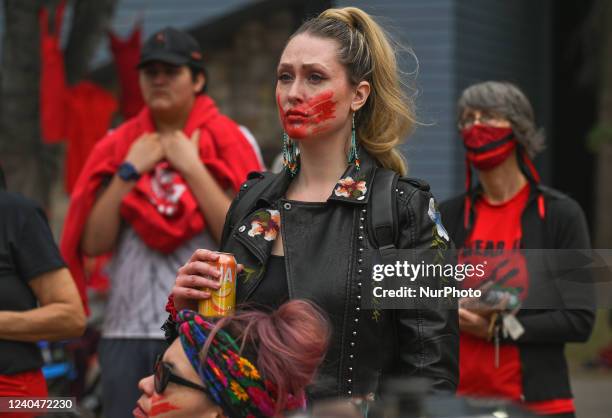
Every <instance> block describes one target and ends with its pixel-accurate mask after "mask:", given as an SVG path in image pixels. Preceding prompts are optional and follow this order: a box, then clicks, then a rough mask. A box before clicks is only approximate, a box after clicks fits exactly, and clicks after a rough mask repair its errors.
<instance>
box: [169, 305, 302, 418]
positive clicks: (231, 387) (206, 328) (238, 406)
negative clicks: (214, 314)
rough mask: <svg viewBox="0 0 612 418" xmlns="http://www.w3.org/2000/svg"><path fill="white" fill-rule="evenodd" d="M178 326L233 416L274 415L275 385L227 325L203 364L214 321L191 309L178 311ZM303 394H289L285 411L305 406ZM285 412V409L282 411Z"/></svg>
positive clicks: (210, 386)
mask: <svg viewBox="0 0 612 418" xmlns="http://www.w3.org/2000/svg"><path fill="white" fill-rule="evenodd" d="M176 320H177V330H178V333H179V336H180V339H181V343H182V345H183V349H184V350H185V353H186V354H187V357H188V358H189V361H190V362H191V365H192V366H193V368H194V369H195V370H196V372H197V373H198V375H199V376H200V378H201V379H202V382H204V385H205V386H206V388H207V389H208V392H209V394H210V396H211V397H212V400H213V401H214V402H215V403H216V404H217V405H219V406H221V407H222V408H223V410H224V412H225V414H226V415H228V416H229V417H231V418H239V417H244V418H256V417H257V418H259V417H273V416H274V414H275V412H276V402H275V398H276V395H277V393H276V390H275V385H274V384H273V383H272V382H270V381H269V380H268V379H266V378H265V376H262V374H261V373H260V372H259V370H257V368H256V367H255V366H254V365H253V363H252V362H251V361H250V360H249V359H247V358H246V357H243V356H242V355H241V350H240V347H239V346H238V344H237V343H236V341H235V340H234V338H233V337H232V336H231V335H230V334H229V333H228V332H227V331H225V330H224V329H219V330H218V331H217V332H216V333H215V334H214V336H213V339H212V342H211V343H210V345H209V348H208V353H206V357H205V361H206V364H202V357H201V352H202V349H203V347H204V345H205V344H206V340H207V339H208V336H209V335H210V334H211V332H212V331H213V329H214V328H215V324H214V323H211V322H208V321H207V320H206V319H205V318H204V317H203V316H201V315H199V314H198V313H196V312H194V311H190V310H187V309H185V310H182V311H181V312H179V314H178V315H177V318H176ZM305 407H306V398H305V396H304V395H302V396H299V397H296V396H292V395H289V396H288V401H287V406H286V407H285V408H284V409H285V411H290V410H297V409H305ZM281 412H282V411H281Z"/></svg>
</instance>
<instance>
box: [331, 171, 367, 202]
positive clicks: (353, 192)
mask: <svg viewBox="0 0 612 418" xmlns="http://www.w3.org/2000/svg"><path fill="white" fill-rule="evenodd" d="M367 191H368V188H367V187H366V182H365V180H361V179H360V178H358V179H355V180H354V179H353V178H352V177H350V176H348V177H345V178H343V179H340V180H339V181H338V185H337V186H336V188H335V189H334V194H335V195H336V196H340V197H346V198H349V199H357V200H363V199H364V198H365V194H366V192H367Z"/></svg>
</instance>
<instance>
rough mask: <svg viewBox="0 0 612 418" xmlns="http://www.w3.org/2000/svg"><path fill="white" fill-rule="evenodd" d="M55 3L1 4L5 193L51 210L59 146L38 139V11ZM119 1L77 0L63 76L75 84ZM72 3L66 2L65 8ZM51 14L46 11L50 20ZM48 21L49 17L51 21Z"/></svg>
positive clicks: (0, 131) (0, 154)
mask: <svg viewBox="0 0 612 418" xmlns="http://www.w3.org/2000/svg"><path fill="white" fill-rule="evenodd" d="M58 3H59V0H44V1H41V0H5V1H4V17H5V25H4V28H5V30H4V38H3V48H2V64H1V65H2V66H1V67H0V68H1V74H2V77H1V80H0V163H1V164H2V166H3V169H4V172H5V174H6V178H7V183H8V188H9V190H12V191H18V192H21V193H23V194H25V195H26V196H29V197H31V198H33V199H35V200H37V201H38V202H39V203H40V204H41V205H43V207H49V199H50V191H51V187H52V185H53V183H54V181H55V180H56V178H57V174H58V172H59V164H60V158H59V156H60V151H61V147H60V146H47V145H44V144H43V143H42V141H41V135H40V123H39V120H40V114H39V81H40V53H39V51H40V45H39V37H40V33H39V28H38V11H39V8H40V7H41V6H47V7H49V8H50V9H52V10H54V7H55V6H57V4H58ZM116 3H117V0H96V1H91V0H76V1H75V3H74V6H75V9H74V13H73V18H72V22H64V23H63V25H64V26H67V25H69V24H70V23H72V26H71V30H70V37H69V40H68V45H67V51H66V54H65V62H66V70H67V77H68V81H69V82H70V83H76V82H78V81H79V80H80V79H81V78H82V77H83V76H84V75H86V74H87V72H88V64H89V61H90V60H91V58H92V56H93V54H94V53H95V51H96V49H97V45H98V43H99V42H100V40H101V39H102V36H103V35H104V33H105V30H106V28H107V27H108V24H109V23H110V19H111V16H112V13H113V10H114V7H115V4H116ZM68 5H70V3H69V4H68ZM53 15H54V12H51V13H50V16H53ZM51 20H52V19H51Z"/></svg>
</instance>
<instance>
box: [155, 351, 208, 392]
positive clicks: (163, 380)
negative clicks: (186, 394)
mask: <svg viewBox="0 0 612 418" xmlns="http://www.w3.org/2000/svg"><path fill="white" fill-rule="evenodd" d="M153 370H154V382H155V392H157V393H159V394H160V395H161V394H162V393H164V391H165V390H166V387H168V383H169V382H172V383H176V384H177V385H181V386H186V387H188V388H192V389H196V390H200V391H202V392H204V393H208V391H207V390H206V388H205V387H204V386H200V385H198V384H196V383H193V382H190V381H189V380H187V379H183V378H182V377H180V376H177V375H175V374H174V373H172V367H171V366H170V365H169V364H168V363H165V362H164V361H162V356H161V354H160V355H158V356H157V359H156V360H155V367H154V369H153Z"/></svg>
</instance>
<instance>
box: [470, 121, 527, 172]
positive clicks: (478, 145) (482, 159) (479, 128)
mask: <svg viewBox="0 0 612 418" xmlns="http://www.w3.org/2000/svg"><path fill="white" fill-rule="evenodd" d="M461 136H462V137H463V145H464V146H465V149H466V156H467V159H468V160H469V161H470V162H471V163H472V164H473V165H474V167H475V168H476V169H478V170H491V169H493V168H495V167H497V166H498V165H500V164H501V163H503V162H504V161H505V160H506V158H508V157H509V156H510V154H512V152H513V151H514V149H515V148H516V140H515V139H514V133H513V132H512V128H498V127H494V126H486V125H472V126H471V127H469V128H467V129H463V130H462V131H461Z"/></svg>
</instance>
